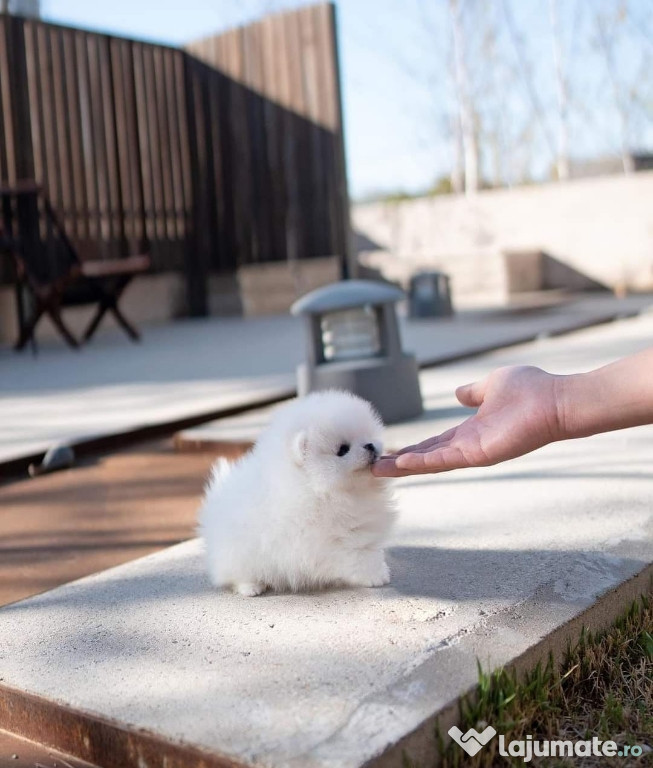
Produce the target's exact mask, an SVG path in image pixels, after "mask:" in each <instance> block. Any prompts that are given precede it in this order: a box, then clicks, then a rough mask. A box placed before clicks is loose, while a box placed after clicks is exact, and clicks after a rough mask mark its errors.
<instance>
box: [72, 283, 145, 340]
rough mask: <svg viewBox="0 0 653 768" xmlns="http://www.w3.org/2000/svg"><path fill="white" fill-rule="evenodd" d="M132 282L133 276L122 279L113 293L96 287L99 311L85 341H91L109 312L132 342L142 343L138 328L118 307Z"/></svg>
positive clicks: (92, 321) (86, 333)
mask: <svg viewBox="0 0 653 768" xmlns="http://www.w3.org/2000/svg"><path fill="white" fill-rule="evenodd" d="M131 281H132V276H131V275H129V276H128V277H125V278H122V279H121V280H119V281H118V283H117V284H116V285H114V287H113V289H112V290H111V292H109V290H108V289H107V288H106V287H102V286H101V285H99V286H96V292H97V293H98V295H99V304H98V309H97V312H96V313H95V316H94V317H93V319H92V320H91V323H90V325H89V326H88V328H87V329H86V332H85V333H84V341H90V339H91V337H92V336H93V334H94V333H95V331H96V330H97V328H98V325H99V324H100V321H101V320H102V318H103V317H104V315H105V314H106V313H107V312H108V311H109V312H111V313H112V314H113V316H114V317H115V318H116V321H117V322H118V325H120V326H121V327H122V329H123V330H124V331H125V333H126V334H127V335H128V336H129V338H130V339H131V340H132V341H140V338H141V336H140V333H139V332H138V331H137V330H136V328H134V326H133V325H132V324H131V323H130V322H129V320H127V318H126V317H125V316H124V315H123V313H122V312H121V311H120V309H119V307H118V302H119V301H120V296H121V295H122V293H123V291H124V290H125V288H126V287H127V286H128V285H129V283H130V282H131Z"/></svg>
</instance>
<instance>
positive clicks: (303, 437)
mask: <svg viewBox="0 0 653 768" xmlns="http://www.w3.org/2000/svg"><path fill="white" fill-rule="evenodd" d="M307 445H308V436H307V434H306V432H298V433H297V434H296V435H295V436H294V437H293V439H292V443H291V445H290V450H291V452H292V457H293V459H294V460H295V464H297V466H299V467H301V465H302V464H303V463H304V459H305V458H306V447H307Z"/></svg>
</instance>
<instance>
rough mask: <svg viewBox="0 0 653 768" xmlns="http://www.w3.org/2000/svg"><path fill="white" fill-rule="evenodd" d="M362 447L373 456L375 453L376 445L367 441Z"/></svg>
mask: <svg viewBox="0 0 653 768" xmlns="http://www.w3.org/2000/svg"><path fill="white" fill-rule="evenodd" d="M363 448H365V450H366V451H369V452H370V453H371V454H372V455H373V456H376V455H377V451H376V447H375V446H374V444H373V443H367V444H366V445H364V446H363Z"/></svg>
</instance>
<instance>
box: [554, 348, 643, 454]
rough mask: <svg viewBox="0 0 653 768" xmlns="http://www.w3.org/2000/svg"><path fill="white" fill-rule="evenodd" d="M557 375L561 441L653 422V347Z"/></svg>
mask: <svg viewBox="0 0 653 768" xmlns="http://www.w3.org/2000/svg"><path fill="white" fill-rule="evenodd" d="M556 378H557V381H556V390H557V408H558V424H559V430H560V435H559V439H560V440H566V439H568V438H573V437H586V436H587V435H594V434H597V433H598V432H610V431H612V430H615V429H624V428H626V427H635V426H639V425H642V424H652V423H653V347H652V348H650V349H646V350H644V351H643V352H639V353H638V354H635V355H630V356H629V357H625V358H623V359H622V360H618V361H616V362H614V363H611V364H610V365H606V366H604V367H603V368H598V369H596V370H595V371H590V372H589V373H580V374H574V375H572V376H559V377H556Z"/></svg>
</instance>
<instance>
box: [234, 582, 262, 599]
mask: <svg viewBox="0 0 653 768" xmlns="http://www.w3.org/2000/svg"><path fill="white" fill-rule="evenodd" d="M234 591H235V592H237V593H238V594H239V595H244V596H245V597H256V596H257V595H262V594H263V592H265V584H261V582H259V581H242V582H240V583H239V584H234Z"/></svg>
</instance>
